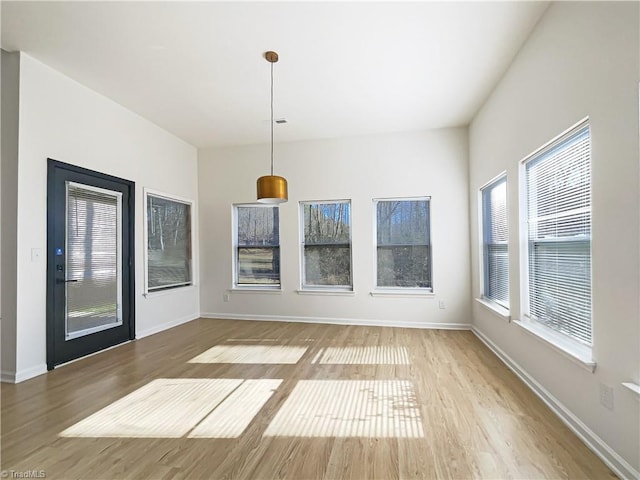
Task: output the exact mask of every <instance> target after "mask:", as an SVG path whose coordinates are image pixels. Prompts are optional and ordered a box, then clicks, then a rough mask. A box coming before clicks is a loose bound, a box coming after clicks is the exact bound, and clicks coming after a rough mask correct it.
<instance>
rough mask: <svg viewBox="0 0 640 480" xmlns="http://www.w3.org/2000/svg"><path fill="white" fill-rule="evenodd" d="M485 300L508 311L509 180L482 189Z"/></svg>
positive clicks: (498, 181)
mask: <svg viewBox="0 0 640 480" xmlns="http://www.w3.org/2000/svg"><path fill="white" fill-rule="evenodd" d="M482 247H483V248H482V255H483V267H484V272H483V273H484V288H483V290H484V291H483V297H484V298H486V299H487V300H491V301H493V302H496V303H497V304H498V305H501V306H503V307H504V308H509V230H508V226H507V177H506V176H503V177H501V178H499V179H497V180H495V181H493V182H492V183H490V184H489V185H487V186H486V187H484V188H483V189H482Z"/></svg>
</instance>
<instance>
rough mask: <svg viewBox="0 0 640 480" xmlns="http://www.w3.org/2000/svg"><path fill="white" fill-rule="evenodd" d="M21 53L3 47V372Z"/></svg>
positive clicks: (12, 328) (12, 296)
mask: <svg viewBox="0 0 640 480" xmlns="http://www.w3.org/2000/svg"><path fill="white" fill-rule="evenodd" d="M19 78H20V55H19V54H17V53H8V52H5V51H4V50H2V162H1V164H0V173H1V174H0V178H1V180H2V182H1V185H2V196H1V199H2V204H1V205H2V210H1V212H2V220H1V221H0V243H1V244H2V250H1V251H2V259H1V260H2V261H1V264H0V265H1V267H0V278H1V279H2V282H1V285H0V299H1V302H0V303H1V309H0V317H1V318H2V325H1V330H0V338H2V345H1V347H2V348H1V350H2V354H1V357H0V365H1V366H2V372H5V371H7V372H14V371H15V368H16V322H15V318H16V298H17V292H16V282H15V278H16V268H17V265H16V257H15V255H14V254H13V253H15V251H16V248H17V245H16V241H17V236H16V224H17V221H18V213H17V211H18V118H19V116H18V95H19V91H20V86H19Z"/></svg>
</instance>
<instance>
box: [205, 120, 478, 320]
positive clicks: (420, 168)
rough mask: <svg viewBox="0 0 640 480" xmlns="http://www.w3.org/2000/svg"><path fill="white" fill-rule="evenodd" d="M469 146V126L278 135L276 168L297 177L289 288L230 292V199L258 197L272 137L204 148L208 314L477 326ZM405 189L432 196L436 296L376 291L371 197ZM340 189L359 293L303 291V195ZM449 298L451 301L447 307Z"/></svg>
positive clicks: (287, 222) (287, 248)
mask: <svg viewBox="0 0 640 480" xmlns="http://www.w3.org/2000/svg"><path fill="white" fill-rule="evenodd" d="M278 128H280V127H278ZM283 128H286V126H285V127H283ZM276 133H277V132H276ZM467 155H468V148H467V130H466V129H448V130H436V131H429V132H418V133H399V134H388V135H377V136H363V137H355V138H347V139H335V140H323V141H305V142H295V143H286V144H277V145H276V149H275V173H276V174H279V175H283V176H285V177H286V178H287V180H288V181H289V202H287V203H284V204H282V205H281V206H280V241H281V264H282V267H281V280H282V287H283V293H282V295H273V294H258V293H255V294H254V293H251V294H232V295H231V296H230V301H229V302H224V301H223V295H224V293H225V291H227V290H228V289H230V288H231V287H232V280H233V279H232V259H233V249H232V231H231V219H232V207H231V205H232V203H242V202H253V201H255V198H256V197H255V195H256V191H255V188H256V187H255V185H256V179H257V178H258V177H259V176H261V175H266V174H268V170H269V147H268V145H260V146H250V147H236V148H226V149H212V150H204V151H200V152H199V181H200V187H199V190H200V229H201V237H200V243H201V245H203V249H202V252H201V306H202V312H203V316H212V317H223V318H252V319H253V318H255V319H283V320H298V321H314V320H315V321H323V322H338V323H341V322H350V323H361V324H362V323H370V324H388V325H408V326H447V325H450V326H454V327H455V326H457V327H464V326H465V325H466V326H468V325H469V323H470V321H469V316H470V300H469V299H470V281H469V254H468V251H469V229H468V190H467V185H468V162H467V159H468V156H467ZM403 196H431V213H432V223H431V232H432V243H433V286H434V293H435V297H434V298H380V297H372V296H370V295H369V292H371V291H372V289H373V287H374V243H373V242H374V216H373V203H372V199H373V198H384V197H403ZM332 199H350V200H351V201H352V237H353V248H352V251H353V281H354V290H355V295H354V296H346V297H345V296H325V295H300V294H298V293H296V290H297V289H299V288H300V249H299V243H298V240H299V232H298V222H299V219H298V217H299V209H298V202H299V201H302V200H332ZM440 299H442V300H444V301H445V305H446V308H445V309H444V310H442V309H439V308H438V303H439V300H440Z"/></svg>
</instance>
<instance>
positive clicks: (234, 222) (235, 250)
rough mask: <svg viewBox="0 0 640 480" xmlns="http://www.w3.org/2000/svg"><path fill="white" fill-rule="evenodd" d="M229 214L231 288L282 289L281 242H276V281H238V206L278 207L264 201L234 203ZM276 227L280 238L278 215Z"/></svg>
mask: <svg viewBox="0 0 640 480" xmlns="http://www.w3.org/2000/svg"><path fill="white" fill-rule="evenodd" d="M231 207H232V208H231V216H232V232H231V235H232V248H233V255H232V258H233V261H232V269H231V270H232V282H231V284H232V290H236V291H238V290H246V291H256V290H268V291H281V290H282V248H281V244H282V242H280V241H279V242H278V245H277V248H278V251H279V258H278V260H279V266H278V272H279V279H278V283H277V284H276V283H271V284H269V283H262V284H258V283H256V284H251V283H239V282H238V273H239V268H238V261H239V259H238V248H240V246H239V245H238V233H239V232H238V227H239V225H238V208H239V207H244V208H247V207H249V208H279V207H278V206H277V205H273V204H264V203H234V204H232V206H231ZM275 227H276V228H277V229H278V239H279V240H280V215H278V225H277V226H275Z"/></svg>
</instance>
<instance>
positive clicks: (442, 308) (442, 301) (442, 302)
mask: <svg viewBox="0 0 640 480" xmlns="http://www.w3.org/2000/svg"><path fill="white" fill-rule="evenodd" d="M438 308H440V310H444V309H445V308H446V305H445V303H444V300H440V301H439V302H438Z"/></svg>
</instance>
